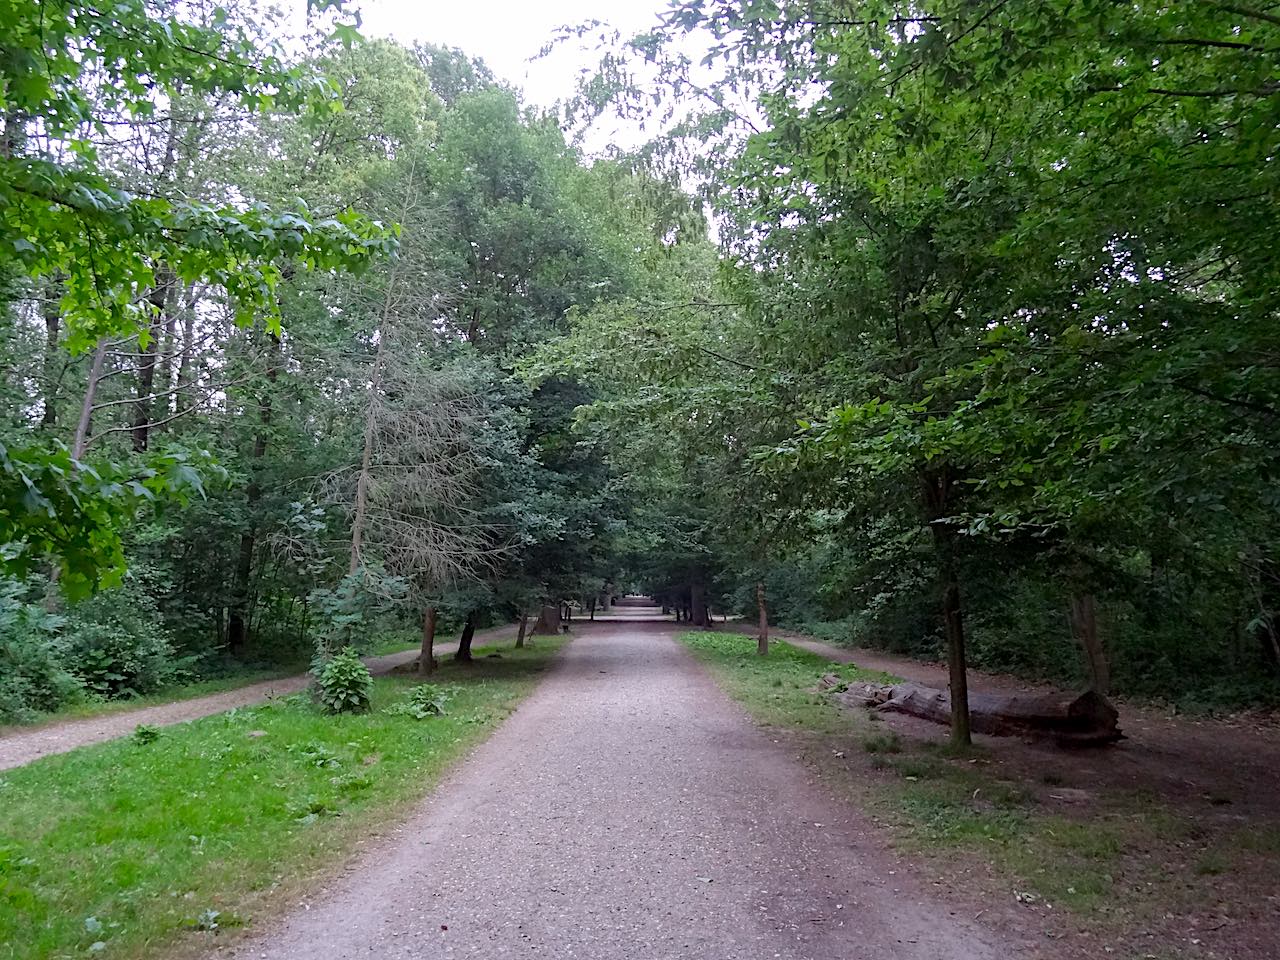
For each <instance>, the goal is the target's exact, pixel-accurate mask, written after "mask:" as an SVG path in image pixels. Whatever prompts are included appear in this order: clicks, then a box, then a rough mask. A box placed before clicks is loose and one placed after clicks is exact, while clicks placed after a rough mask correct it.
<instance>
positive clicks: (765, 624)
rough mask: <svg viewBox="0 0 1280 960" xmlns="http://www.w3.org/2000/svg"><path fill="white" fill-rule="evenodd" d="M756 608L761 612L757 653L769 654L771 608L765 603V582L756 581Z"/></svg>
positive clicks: (757, 635)
mask: <svg viewBox="0 0 1280 960" xmlns="http://www.w3.org/2000/svg"><path fill="white" fill-rule="evenodd" d="M756 608H757V609H758V610H759V611H760V632H759V633H758V634H756V653H758V654H760V656H762V657H764V656H768V654H769V607H768V605H767V604H766V603H765V595H764V581H763V580H757V581H756Z"/></svg>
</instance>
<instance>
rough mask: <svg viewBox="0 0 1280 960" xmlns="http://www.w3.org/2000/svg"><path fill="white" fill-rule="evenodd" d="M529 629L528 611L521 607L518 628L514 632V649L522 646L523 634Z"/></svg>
mask: <svg viewBox="0 0 1280 960" xmlns="http://www.w3.org/2000/svg"><path fill="white" fill-rule="evenodd" d="M528 630H529V611H528V610H524V609H521V611H520V630H519V632H518V633H517V634H516V649H517V650H518V649H520V648H521V647H523V646H524V638H525V634H526V633H527V632H528Z"/></svg>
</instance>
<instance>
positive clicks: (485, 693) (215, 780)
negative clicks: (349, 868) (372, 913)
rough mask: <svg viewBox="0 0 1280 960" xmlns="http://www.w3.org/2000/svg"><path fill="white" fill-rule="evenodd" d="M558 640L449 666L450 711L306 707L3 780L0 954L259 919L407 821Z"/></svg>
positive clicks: (235, 717)
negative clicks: (348, 712)
mask: <svg viewBox="0 0 1280 960" xmlns="http://www.w3.org/2000/svg"><path fill="white" fill-rule="evenodd" d="M557 646H558V644H557V643H556V642H555V641H540V642H539V643H538V644H537V646H535V647H531V648H527V649H525V650H518V651H513V650H507V649H504V650H503V651H502V658H501V659H487V658H485V657H484V656H483V655H482V653H481V656H480V657H479V658H478V659H477V660H476V662H475V663H474V664H471V665H469V666H462V665H458V664H454V663H453V662H452V661H447V662H446V663H445V664H444V665H443V667H442V669H441V671H440V672H439V673H438V674H437V675H436V677H435V678H433V679H434V681H435V682H437V683H439V684H441V685H443V686H445V687H447V688H448V692H449V694H450V696H451V700H450V701H449V704H448V710H447V713H446V715H445V716H442V717H431V718H429V719H426V720H415V719H413V718H411V717H409V716H404V715H400V714H396V713H391V712H388V707H390V706H392V705H393V704H395V703H396V702H397V701H399V700H402V699H403V698H404V696H405V695H406V693H407V692H408V690H409V689H410V688H411V687H412V686H414V685H415V684H416V683H417V679H416V678H415V677H413V676H411V675H407V676H389V677H383V678H379V679H378V680H377V681H376V682H375V689H374V695H373V709H372V711H371V712H369V713H367V714H363V715H357V716H342V717H327V716H324V715H323V714H321V713H320V712H319V711H318V710H317V709H316V708H315V707H314V706H313V705H312V704H311V702H310V701H309V700H308V698H306V697H305V696H303V695H298V696H294V697H290V698H287V699H284V700H281V701H277V702H272V703H269V704H266V705H263V706H257V707H252V708H247V709H239V710H232V711H230V712H228V713H224V714H218V715H216V716H211V717H206V718H204V719H202V720H198V721H195V722H193V723H190V724H182V725H179V726H175V727H168V728H165V729H163V730H160V731H148V732H147V733H146V734H144V735H135V737H133V738H128V739H124V740H118V741H114V742H111V743H107V744H102V745H99V746H94V747H86V748H83V749H80V750H75V751H72V752H71V753H67V754H62V755H59V756H54V757H48V758H46V759H44V760H40V761H37V762H35V763H32V764H30V765H28V766H26V767H21V768H18V769H16V770H12V771H9V772H7V773H6V774H4V775H3V777H2V778H0V809H2V810H3V812H4V813H3V819H2V820H0V958H5V960H10V958H12V960H18V958H36V957H41V958H43V957H64V956H75V955H83V954H85V953H99V952H101V953H103V954H104V955H106V956H127V957H148V956H154V955H157V954H158V953H159V952H161V951H162V950H166V951H167V950H169V949H172V948H173V947H174V946H175V941H180V940H182V939H183V938H192V937H199V936H208V935H210V933H212V932H214V931H225V930H229V929H232V928H234V927H236V926H240V925H243V924H245V923H247V922H249V921H250V920H251V919H252V917H253V915H254V913H255V912H256V911H259V910H264V909H269V907H270V904H271V902H272V900H273V898H278V897H280V896H282V895H285V894H287V893H289V892H290V891H291V890H296V889H298V888H300V887H301V886H304V885H305V884H306V883H307V882H308V880H311V879H314V878H315V876H316V875H317V874H318V873H319V872H322V871H323V870H325V869H326V868H330V867H332V865H333V864H334V863H336V862H337V861H339V860H340V859H341V858H342V857H343V856H344V855H345V854H346V853H348V852H349V850H350V849H351V846H352V844H353V843H354V842H355V841H356V840H357V838H359V837H361V836H362V835H365V834H367V833H368V831H369V830H370V828H371V827H374V826H376V825H378V824H384V823H386V822H387V821H388V820H393V819H394V818H396V817H397V816H398V815H399V814H401V813H402V812H403V811H404V809H405V807H406V806H407V804H408V803H409V802H410V801H412V800H414V799H416V798H418V797H420V796H422V795H423V794H424V793H425V792H426V791H427V790H429V789H430V788H431V787H432V786H433V785H434V784H435V783H437V782H438V781H439V779H440V778H441V776H442V775H443V774H444V772H445V771H446V770H447V769H448V767H449V766H450V765H451V764H452V763H454V762H455V761H457V760H458V759H459V758H460V757H461V756H462V755H463V754H464V753H465V752H466V751H467V750H469V749H470V748H471V747H472V746H474V745H475V744H476V743H478V742H479V741H480V740H482V739H484V737H486V736H487V735H488V734H489V733H490V732H491V731H492V730H493V729H494V728H495V727H496V726H497V725H498V724H499V723H500V722H501V721H502V720H503V719H504V718H505V717H506V716H507V715H508V714H509V713H510V712H511V711H512V710H513V709H514V708H515V706H516V704H517V703H518V702H519V701H520V700H521V699H522V698H523V697H524V696H525V695H526V694H527V693H529V691H530V690H532V688H533V686H534V684H535V683H536V682H537V679H538V677H539V676H540V675H541V672H542V671H543V670H544V669H545V668H546V666H547V665H548V662H549V660H550V657H551V656H552V654H553V653H554V651H555V650H556V649H557Z"/></svg>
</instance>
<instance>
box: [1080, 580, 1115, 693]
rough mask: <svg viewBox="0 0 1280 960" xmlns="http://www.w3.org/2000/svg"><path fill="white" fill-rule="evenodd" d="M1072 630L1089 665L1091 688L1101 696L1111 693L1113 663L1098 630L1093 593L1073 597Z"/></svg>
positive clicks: (1082, 593) (1082, 592)
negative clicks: (1108, 659) (1108, 660)
mask: <svg viewBox="0 0 1280 960" xmlns="http://www.w3.org/2000/svg"><path fill="white" fill-rule="evenodd" d="M1071 631H1072V633H1074V634H1075V637H1076V640H1077V641H1079V643H1080V647H1081V649H1082V650H1083V651H1084V656H1085V663H1086V664H1087V665H1088V667H1089V689H1090V690H1092V691H1093V692H1094V693H1097V694H1100V695H1101V696H1104V697H1105V696H1108V695H1109V694H1110V693H1111V665H1110V664H1109V663H1108V662H1107V651H1106V649H1105V648H1104V647H1103V644H1102V637H1101V635H1100V634H1099V632H1098V610H1097V603H1096V602H1095V600H1094V596H1093V594H1092V593H1088V592H1085V591H1081V592H1079V593H1077V594H1075V595H1074V596H1073V597H1072V598H1071Z"/></svg>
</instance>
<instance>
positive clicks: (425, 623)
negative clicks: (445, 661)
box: [418, 607, 439, 676]
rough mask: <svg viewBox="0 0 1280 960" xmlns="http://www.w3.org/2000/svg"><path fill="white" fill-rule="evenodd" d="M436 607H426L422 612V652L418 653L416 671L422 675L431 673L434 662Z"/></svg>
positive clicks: (433, 668) (433, 669)
mask: <svg viewBox="0 0 1280 960" xmlns="http://www.w3.org/2000/svg"><path fill="white" fill-rule="evenodd" d="M435 646H436V608H435V607H427V609H426V610H424V611H423V612H422V652H421V653H419V654H418V672H419V673H421V674H423V675H424V676H425V675H426V674H428V673H433V672H434V671H435V669H436V667H437V666H439V664H437V663H436V655H435Z"/></svg>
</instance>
